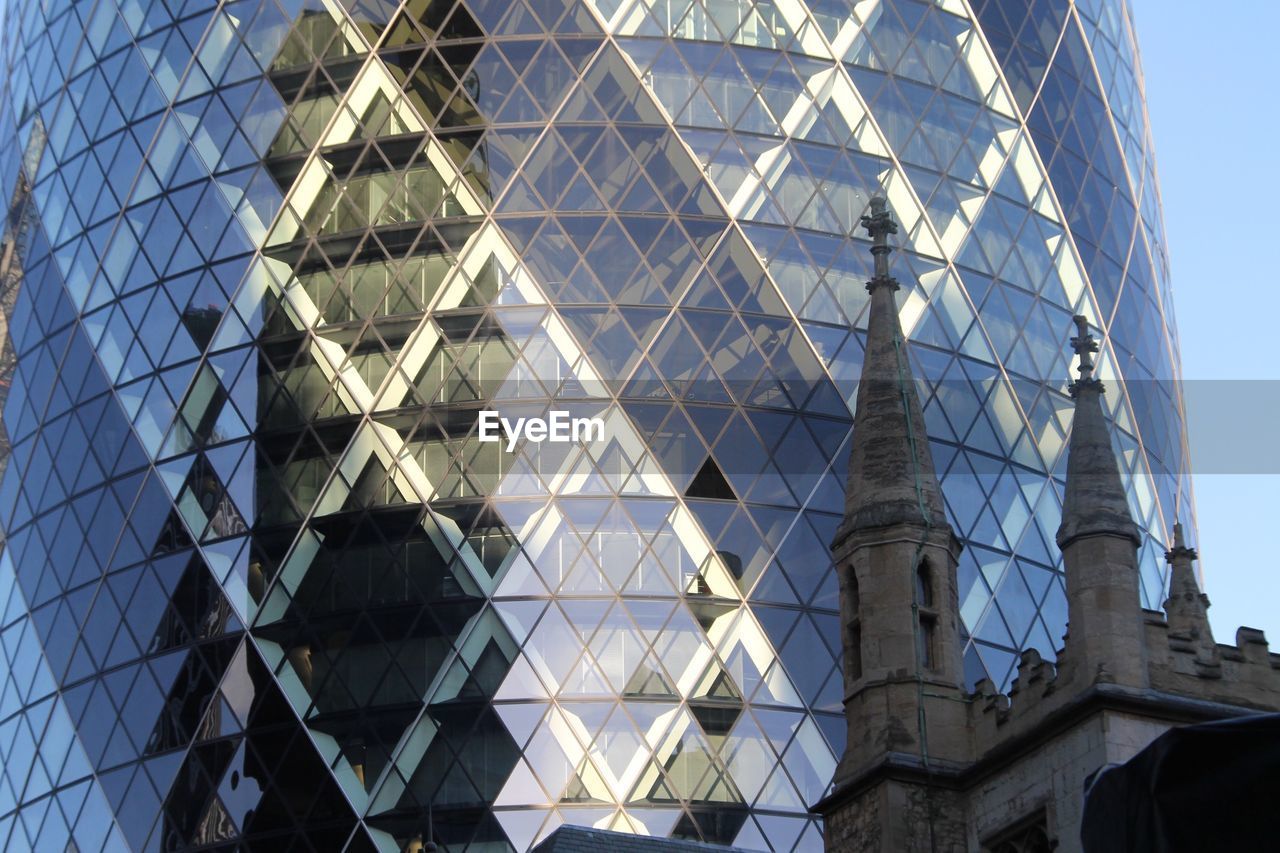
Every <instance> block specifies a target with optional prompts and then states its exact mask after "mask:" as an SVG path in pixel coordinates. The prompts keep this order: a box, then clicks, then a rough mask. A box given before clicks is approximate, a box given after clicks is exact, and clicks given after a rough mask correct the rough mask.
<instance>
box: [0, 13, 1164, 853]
mask: <svg viewBox="0 0 1280 853" xmlns="http://www.w3.org/2000/svg"><path fill="white" fill-rule="evenodd" d="M971 11H972V12H973V15H972V16H971V15H970V12H971ZM6 14H7V15H8V16H9V17H8V21H9V23H10V26H9V27H7V28H6V30H5V32H6V37H5V39H4V45H5V48H4V50H5V53H4V56H5V62H6V66H7V69H8V89H7V90H5V91H6V94H5V95H4V97H5V98H6V99H7V100H5V101H4V109H3V110H0V126H2V127H3V134H4V136H3V138H4V140H5V141H4V146H3V148H0V154H2V156H0V172H2V173H3V179H4V191H6V192H9V191H10V188H12V187H17V186H29V187H30V188H31V190H30V202H28V203H27V207H26V210H27V211H28V213H27V215H28V216H29V217H30V220H29V221H30V222H31V227H30V229H29V237H28V239H27V240H26V241H25V243H24V244H23V247H22V251H21V253H20V255H21V256H20V258H19V261H20V270H21V287H20V288H19V289H18V290H17V296H16V301H15V303H14V305H13V308H12V310H11V311H10V312H9V323H10V326H9V328H10V330H11V333H12V341H13V350H14V352H15V353H16V356H17V370H16V373H15V377H14V381H13V387H12V392H11V394H10V397H9V399H8V402H7V403H6V405H5V409H4V422H5V425H6V427H7V428H8V430H9V434H10V436H11V440H12V442H13V448H14V449H13V454H12V459H11V468H10V471H9V472H8V473H7V475H6V476H5V478H4V480H3V482H2V483H0V498H2V500H0V523H2V524H3V526H4V530H5V532H6V533H7V535H8V537H9V540H8V546H7V549H6V551H5V554H4V556H3V560H2V562H0V600H2V601H4V602H5V605H4V608H5V612H6V614H7V615H6V620H7V621H6V622H5V624H4V626H0V630H3V632H4V633H3V634H2V635H0V641H2V643H3V647H4V650H5V660H6V666H7V671H6V676H5V678H6V680H5V682H4V683H5V685H6V687H5V692H4V693H3V694H2V695H3V697H4V698H3V700H0V701H2V702H3V703H4V708H3V709H2V712H3V713H2V716H0V724H2V725H7V726H10V727H11V729H12V730H13V731H20V732H21V735H20V736H19V735H14V736H13V738H8V739H0V757H3V758H4V766H5V777H4V778H5V780H6V784H7V786H8V787H7V788H4V789H3V790H5V791H9V792H10V793H6V794H4V795H3V799H4V802H0V821H4V822H3V823H0V833H7V834H9V836H8V837H9V839H10V841H9V843H10V845H11V846H18V847H21V846H22V845H23V844H26V843H29V844H31V845H33V846H36V847H41V848H43V847H48V846H65V845H66V842H67V838H68V837H71V838H74V840H75V842H76V844H77V846H78V847H79V848H80V849H96V848H97V847H99V846H101V844H102V842H103V839H110V840H111V842H112V843H118V844H120V845H123V844H129V845H132V846H134V847H136V848H143V847H146V846H147V845H149V844H150V845H157V846H160V847H166V846H169V847H176V846H182V845H184V844H191V845H197V846H215V845H217V844H223V843H229V842H231V841H233V840H235V839H237V838H240V837H242V836H246V837H249V838H252V839H254V841H255V843H260V844H261V845H264V846H265V847H267V848H273V847H278V848H283V847H285V846H286V845H288V844H290V843H294V844H297V845H299V847H306V846H308V845H311V846H317V847H341V846H342V845H343V844H348V845H349V846H351V847H352V849H369V848H377V849H384V850H401V849H416V847H417V845H419V844H422V843H425V841H427V840H429V839H430V838H431V837H434V839H435V841H436V842H437V843H440V844H443V845H444V846H446V847H448V848H449V849H451V850H462V849H496V850H501V849H506V848H507V846H508V845H510V846H511V847H515V848H517V849H521V850H523V849H526V848H528V847H529V846H530V845H531V844H532V843H533V842H535V841H536V840H537V839H538V838H540V837H543V836H544V835H545V834H546V833H548V832H550V831H551V830H552V829H553V828H554V827H555V826H557V825H559V824H560V823H562V822H569V823H579V824H591V825H597V826H600V827H604V828H614V829H622V830H625V831H632V832H647V833H650V834H656V835H677V836H683V837H694V838H703V839H706V840H710V841H717V842H723V843H730V842H732V843H736V844H738V845H741V846H745V847H749V848H759V849H766V848H772V849H792V848H793V847H799V848H800V849H813V848H814V847H815V846H816V845H818V844H820V840H819V839H820V831H819V827H818V825H817V823H816V822H815V820H814V819H813V818H812V817H811V816H809V815H808V814H807V805H809V804H812V803H814V802H816V801H817V800H818V799H819V798H820V797H821V796H822V794H823V793H824V791H825V790H826V788H827V785H828V782H829V780H830V779H831V774H832V770H833V768H834V767H835V762H836V758H837V756H839V755H840V754H841V751H842V749H843V745H844V740H845V731H844V723H843V717H842V715H841V713H840V712H841V698H842V697H841V672H840V666H839V660H838V653H839V645H840V639H839V635H840V630H839V625H838V622H839V620H838V616H837V594H836V586H835V582H834V578H833V577H832V574H831V572H830V557H829V551H828V545H829V543H830V541H831V538H832V535H833V534H834V531H835V527H836V524H837V523H838V521H839V517H840V513H841V511H842V508H843V484H844V474H845V469H846V465H847V457H848V452H849V451H848V446H847V444H848V434H849V427H850V423H851V412H850V407H851V405H852V400H853V398H854V393H855V391H856V389H855V387H854V384H855V382H856V377H857V376H858V370H859V366H860V364H861V362H862V346H863V333H864V330H865V313H866V309H867V302H868V296H867V294H866V292H865V290H864V287H863V285H864V282H865V280H866V279H867V277H868V275H869V266H868V257H869V256H868V254H867V251H866V244H865V242H864V241H862V239H861V238H860V237H856V236H853V235H854V232H855V229H856V226H857V223H858V219H859V217H860V216H861V214H862V213H863V210H864V208H865V206H866V202H867V199H868V197H869V194H870V191H871V190H873V189H875V188H878V187H879V188H883V190H884V191H885V193H886V194H887V196H888V198H889V202H890V205H891V207H892V208H893V212H894V214H895V216H896V218H897V219H898V221H899V222H901V223H902V225H903V230H902V234H901V235H900V236H901V242H902V245H903V249H904V251H903V252H902V254H901V256H900V259H899V260H898V267H897V270H898V272H899V277H900V278H901V279H902V280H903V281H904V282H912V283H913V286H912V287H910V288H908V289H907V290H906V291H904V293H903V294H900V296H901V299H900V303H899V304H900V309H901V318H902V324H903V327H904V329H905V331H906V333H907V335H908V336H909V337H910V338H911V340H912V347H911V354H912V358H914V359H915V367H916V375H917V376H919V377H920V378H921V382H922V386H923V387H922V401H923V416H924V418H925V420H926V422H927V424H928V429H929V435H930V439H931V441H932V444H933V453H934V458H935V460H936V462H937V469H938V473H939V476H940V478H941V482H942V488H943V490H944V492H945V494H946V498H947V511H948V514H949V517H950V519H951V522H952V525H953V527H954V529H955V530H956V531H957V533H958V534H959V535H960V536H961V537H962V538H963V539H965V541H966V544H967V548H966V550H965V551H964V554H963V556H962V557H961V563H960V567H959V596H960V606H961V614H962V616H963V619H964V621H965V624H966V626H967V631H968V635H967V636H968V639H967V641H966V650H965V665H966V671H967V675H968V677H969V678H970V679H971V680H975V681H976V680H977V679H978V678H980V677H983V676H989V677H990V678H991V679H992V681H993V682H995V683H997V684H1003V683H1005V682H1006V681H1007V680H1008V678H1009V677H1010V673H1011V670H1012V668H1013V666H1014V663H1015V660H1016V652H1017V650H1018V649H1020V648H1021V647H1023V646H1036V647H1039V648H1042V649H1047V648H1053V647H1054V646H1055V645H1056V644H1055V643H1054V642H1053V639H1054V638H1056V637H1057V636H1058V635H1060V634H1061V631H1062V626H1063V623H1064V620H1065V607H1064V593H1063V590H1062V584H1061V579H1060V573H1059V570H1058V563H1057V559H1056V557H1055V556H1054V554H1055V552H1054V551H1052V549H1051V546H1050V543H1052V535H1053V532H1054V531H1055V530H1056V529H1057V526H1058V521H1059V514H1060V509H1059V506H1060V498H1059V495H1060V492H1061V482H1060V480H1059V479H1058V478H1057V476H1056V475H1060V474H1061V465H1062V455H1063V450H1064V447H1065V429H1066V427H1067V425H1068V423H1069V417H1068V414H1069V408H1070V407H1069V400H1068V399H1067V397H1066V396H1065V394H1064V393H1063V391H1062V385H1063V380H1064V378H1065V377H1066V375H1067V362H1066V359H1065V358H1064V356H1063V352H1062V347H1061V334H1060V331H1061V329H1062V328H1064V327H1065V326H1066V325H1067V323H1068V320H1069V317H1070V316H1071V315H1072V314H1075V313H1081V314H1085V315H1087V316H1089V317H1090V318H1091V320H1092V321H1093V322H1094V324H1095V326H1098V327H1100V328H1103V329H1105V330H1107V331H1108V337H1107V340H1108V341H1109V348H1108V350H1107V352H1105V353H1104V354H1103V356H1104V357H1103V359H1102V362H1101V365H1102V371H1103V372H1104V373H1105V374H1106V375H1107V377H1108V378H1112V377H1120V378H1124V379H1126V380H1127V383H1126V384H1125V385H1121V384H1120V383H1115V388H1116V393H1114V394H1113V395H1109V400H1108V402H1109V404H1110V405H1111V406H1113V407H1115V408H1114V410H1113V411H1110V412H1108V414H1109V416H1111V417H1112V419H1113V420H1114V422H1115V426H1116V432H1115V434H1116V436H1117V441H1118V443H1119V450H1120V451H1121V456H1122V459H1123V464H1124V466H1125V470H1124V471H1123V475H1124V478H1125V483H1126V486H1127V488H1128V489H1129V492H1130V500H1131V503H1132V506H1133V508H1134V513H1135V516H1136V518H1137V520H1138V522H1139V525H1140V526H1141V527H1142V529H1143V547H1142V551H1141V552H1140V557H1141V563H1140V565H1141V567H1142V568H1141V571H1142V582H1143V594H1144V596H1145V598H1146V600H1147V602H1148V603H1152V604H1154V603H1157V602H1158V601H1159V600H1160V598H1161V597H1162V591H1163V575H1162V569H1161V564H1160V561H1159V559H1158V557H1159V554H1160V553H1161V552H1162V547H1161V546H1159V545H1158V544H1156V538H1160V539H1163V538H1164V537H1163V536H1162V535H1161V534H1162V532H1163V531H1162V529H1161V525H1162V522H1160V521H1159V519H1161V518H1171V517H1173V516H1174V514H1175V513H1174V509H1175V508H1182V509H1183V515H1184V516H1185V514H1186V509H1185V507H1186V505H1187V504H1188V503H1189V502H1188V501H1187V498H1186V496H1185V487H1184V486H1182V485H1181V483H1182V482H1183V481H1182V480H1181V479H1179V475H1180V474H1181V473H1182V469H1183V465H1184V461H1183V451H1182V446H1183V439H1182V427H1181V420H1180V417H1179V413H1178V411H1179V410H1178V404H1177V401H1176V400H1175V398H1174V397H1173V396H1172V394H1173V393H1174V391H1173V389H1172V386H1171V379H1172V378H1173V376H1174V375H1175V367H1174V366H1175V365H1176V349H1175V347H1176V344H1175V343H1174V335H1173V328H1172V317H1171V316H1170V315H1169V314H1168V313H1167V312H1165V311H1164V310H1163V308H1162V306H1164V305H1165V304H1166V303H1167V301H1168V289H1167V287H1168V285H1167V277H1166V274H1165V272H1164V267H1163V259H1162V250H1161V247H1160V244H1159V240H1160V234H1161V226H1160V222H1159V212H1158V207H1157V198H1156V190H1155V183H1154V178H1153V174H1154V172H1153V166H1152V162H1151V157H1150V153H1149V150H1150V148H1149V145H1148V144H1147V131H1146V127H1145V123H1144V117H1143V113H1142V105H1141V101H1140V98H1139V95H1138V92H1137V88H1136V87H1137V83H1136V80H1137V73H1136V71H1135V67H1134V50H1133V42H1132V35H1131V32H1130V29H1129V24H1128V21H1127V13H1126V12H1125V10H1124V8H1123V4H1121V3H1119V2H1117V0H1098V2H1088V3H1086V2H1080V3H1078V4H1073V5H1069V4H1068V3H1067V0H1040V2H1037V3H1034V4H1029V5H1025V4H1024V7H1023V8H1020V9H1019V10H1017V14H1016V15H1015V17H1016V18H1017V19H1016V20H1011V19H1010V18H1009V17H1008V16H1009V15H1011V14H1013V12H1012V11H1011V7H1010V4H996V3H981V2H980V3H973V4H968V5H966V4H962V3H958V2H951V0H945V2H940V3H929V4H926V3H922V2H913V0H892V2H889V0H884V2H869V3H859V4H847V3H829V2H823V3H818V2H800V0H774V2H759V1H758V0H757V2H749V0H716V2H712V1H711V0H681V1H680V2H665V0H664V2H653V0H607V2H606V0H589V2H586V1H585V0H584V1H583V2H580V1H579V0H530V2H527V3H526V2H524V0H518V1H517V2H512V0H500V2H499V0H466V2H457V0H412V2H405V3H401V4H398V5H397V4H396V3H391V2H388V3H366V2H354V0H343V2H341V3H332V4H321V3H316V2H310V0H302V2H289V3H286V4H283V5H277V4H273V3H264V2H255V0H246V2H243V3H241V4H238V5H234V4H233V5H224V6H215V5H214V4H200V3H196V4H194V5H189V6H188V7H184V8H183V9H182V10H181V11H173V12H170V11H168V7H165V6H163V5H154V7H153V8H150V9H149V11H146V12H142V11H138V10H136V9H134V8H133V7H130V6H128V5H127V4H122V5H120V7H119V8H115V7H113V5H112V4H109V3H101V4H99V5H98V6H96V7H93V8H92V9H90V10H86V9H80V8H78V7H72V6H70V5H68V4H64V3H61V2H53V3H50V4H46V5H45V6H39V5H35V6H30V7H24V8H22V9H9V10H8V11H7V12H6ZM37 128H39V130H37ZM46 128H47V137H48V140H47V144H46V145H44V146H43V151H42V154H39V155H36V156H28V157H27V158H26V159H25V160H23V159H22V152H23V151H24V150H28V151H29V150H30V140H31V139H33V138H34V137H35V136H36V135H37V134H43V133H44V132H45V130H44V129H46ZM40 138H41V139H43V136H41V137H40ZM20 182H25V183H21V184H20ZM915 282H918V285H915V284H914V283H915ZM1153 379H1154V381H1151V380H1153ZM482 409H499V410H501V411H502V412H503V414H504V415H508V416H536V417H545V416H546V415H547V412H548V411H550V410H553V409H554V410H566V411H569V412H570V413H571V414H572V415H573V416H574V417H599V418H602V419H603V420H604V422H605V424H606V438H605V440H604V441H600V442H593V443H590V444H588V445H586V446H579V445H574V444H567V445H566V444H551V443H542V444H533V443H528V442H526V443H523V444H521V445H520V446H518V447H517V448H516V450H515V452H513V453H506V452H504V450H503V448H502V446H501V445H500V444H496V443H482V442H479V441H478V440H477V437H476V420H477V417H478V412H479V411H480V410H482ZM1152 534H1156V537H1155V538H1153V536H1152ZM1015 549H1016V553H1017V554H1018V557H1017V558H1016V559H1015V558H1014V557H1013V554H1014V553H1015ZM869 639H870V638H866V637H864V638H863V642H867V641H869ZM37 743H39V744H41V746H40V747H39V749H37V748H36V744H37ZM51 802H52V803H56V804H57V808H51V807H50V805H49V804H50V803H51ZM429 805H430V808H428V806H429ZM12 833H19V835H13V834H12ZM113 833H114V835H113ZM14 839H19V840H17V841H15V840H14Z"/></svg>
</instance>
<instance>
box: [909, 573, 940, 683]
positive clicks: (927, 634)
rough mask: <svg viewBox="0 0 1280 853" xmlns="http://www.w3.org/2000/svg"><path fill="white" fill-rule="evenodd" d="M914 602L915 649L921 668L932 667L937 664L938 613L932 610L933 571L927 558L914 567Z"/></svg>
mask: <svg viewBox="0 0 1280 853" xmlns="http://www.w3.org/2000/svg"><path fill="white" fill-rule="evenodd" d="M915 581H916V588H915V604H916V618H917V620H918V626H917V629H916V651H917V654H918V656H919V660H920V667H921V668H922V669H933V668H934V667H935V666H937V660H936V657H937V656H936V652H935V645H936V642H935V640H936V635H937V627H938V614H937V613H936V612H934V610H933V600H934V598H933V571H932V569H931V567H930V566H929V561H928V560H921V561H920V565H919V566H917V567H916V578H915Z"/></svg>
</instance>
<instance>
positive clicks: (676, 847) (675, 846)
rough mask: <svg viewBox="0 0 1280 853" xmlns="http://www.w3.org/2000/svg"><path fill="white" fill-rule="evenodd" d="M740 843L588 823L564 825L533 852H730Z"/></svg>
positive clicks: (736, 848)
mask: <svg viewBox="0 0 1280 853" xmlns="http://www.w3.org/2000/svg"><path fill="white" fill-rule="evenodd" d="M741 849H742V848H739V847H721V846H720V845H718V844H703V843H702V842H700V841H686V840H684V839H682V838H654V837H653V836H650V835H632V834H630V833H627V832H610V831H608V830H604V829H592V828H591V827H588V826H568V825H565V826H562V827H560V828H559V829H557V830H556V831H555V832H553V833H551V834H550V835H548V836H547V837H546V838H545V839H543V841H542V843H541V844H539V845H538V846H537V847H535V848H533V853H597V851H600V850H607V851H609V853H730V851H734V850H741Z"/></svg>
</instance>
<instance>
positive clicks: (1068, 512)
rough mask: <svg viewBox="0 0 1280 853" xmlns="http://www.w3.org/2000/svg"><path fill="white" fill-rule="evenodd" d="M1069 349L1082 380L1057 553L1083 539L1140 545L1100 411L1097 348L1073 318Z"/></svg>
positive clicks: (1076, 389)
mask: <svg viewBox="0 0 1280 853" xmlns="http://www.w3.org/2000/svg"><path fill="white" fill-rule="evenodd" d="M1074 321H1075V324H1076V336H1075V337H1074V338H1072V339H1071V346H1072V349H1074V350H1075V352H1076V353H1077V354H1078V355H1079V356H1080V368H1079V370H1080V378H1079V379H1078V380H1076V381H1075V382H1072V383H1071V385H1070V391H1071V396H1072V397H1073V398H1074V399H1075V401H1076V409H1075V418H1074V423H1073V426H1072V429H1071V443H1070V445H1069V447H1068V450H1067V488H1066V493H1065V494H1064V496H1063V501H1062V526H1061V527H1059V528H1058V536H1057V539H1058V547H1059V548H1063V549H1065V548H1066V547H1067V546H1068V545H1069V544H1070V543H1071V542H1072V541H1074V540H1076V539H1078V538H1080V537H1082V536H1092V535H1098V534H1112V535H1116V536H1123V537H1124V538H1126V539H1130V540H1132V542H1133V544H1134V545H1135V546H1136V545H1138V544H1139V543H1140V541H1141V540H1140V539H1139V537H1138V528H1137V525H1135V524H1134V523H1133V517H1132V516H1131V515H1130V514H1129V501H1128V499H1127V498H1126V497H1125V494H1124V487H1123V485H1122V484H1121V481H1120V467H1119V465H1118V464H1117V462H1116V455H1115V451H1114V450H1113V449H1112V446H1111V433H1110V431H1109V430H1108V428H1107V421H1106V417H1105V415H1104V414H1103V411H1102V392H1103V390H1104V389H1103V387H1102V382H1101V381H1100V380H1099V379H1097V377H1095V376H1094V375H1093V370H1094V362H1093V354H1094V353H1095V352H1097V351H1098V342H1097V341H1096V340H1094V338H1093V336H1092V335H1090V334H1089V327H1088V321H1087V320H1085V318H1084V317H1080V316H1077V317H1075V318H1074Z"/></svg>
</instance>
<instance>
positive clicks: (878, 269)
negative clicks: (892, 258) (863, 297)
mask: <svg viewBox="0 0 1280 853" xmlns="http://www.w3.org/2000/svg"><path fill="white" fill-rule="evenodd" d="M862 227H863V228H865V229H867V234H869V235H870V236H871V254H872V255H873V256H874V257H875V264H876V266H875V277H874V278H872V279H871V281H869V282H867V290H872V289H873V288H875V287H877V286H879V285H882V284H883V285H889V286H891V287H892V288H893V289H894V290H897V289H898V282H897V281H895V280H894V279H893V276H891V275H889V253H890V252H892V251H893V247H892V246H890V245H889V235H890V234H897V233H898V223H897V222H895V221H894V220H893V214H892V213H890V212H889V202H888V201H887V200H886V199H885V197H884V196H882V195H874V196H872V197H871V207H870V212H869V213H864V214H863V215H862Z"/></svg>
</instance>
